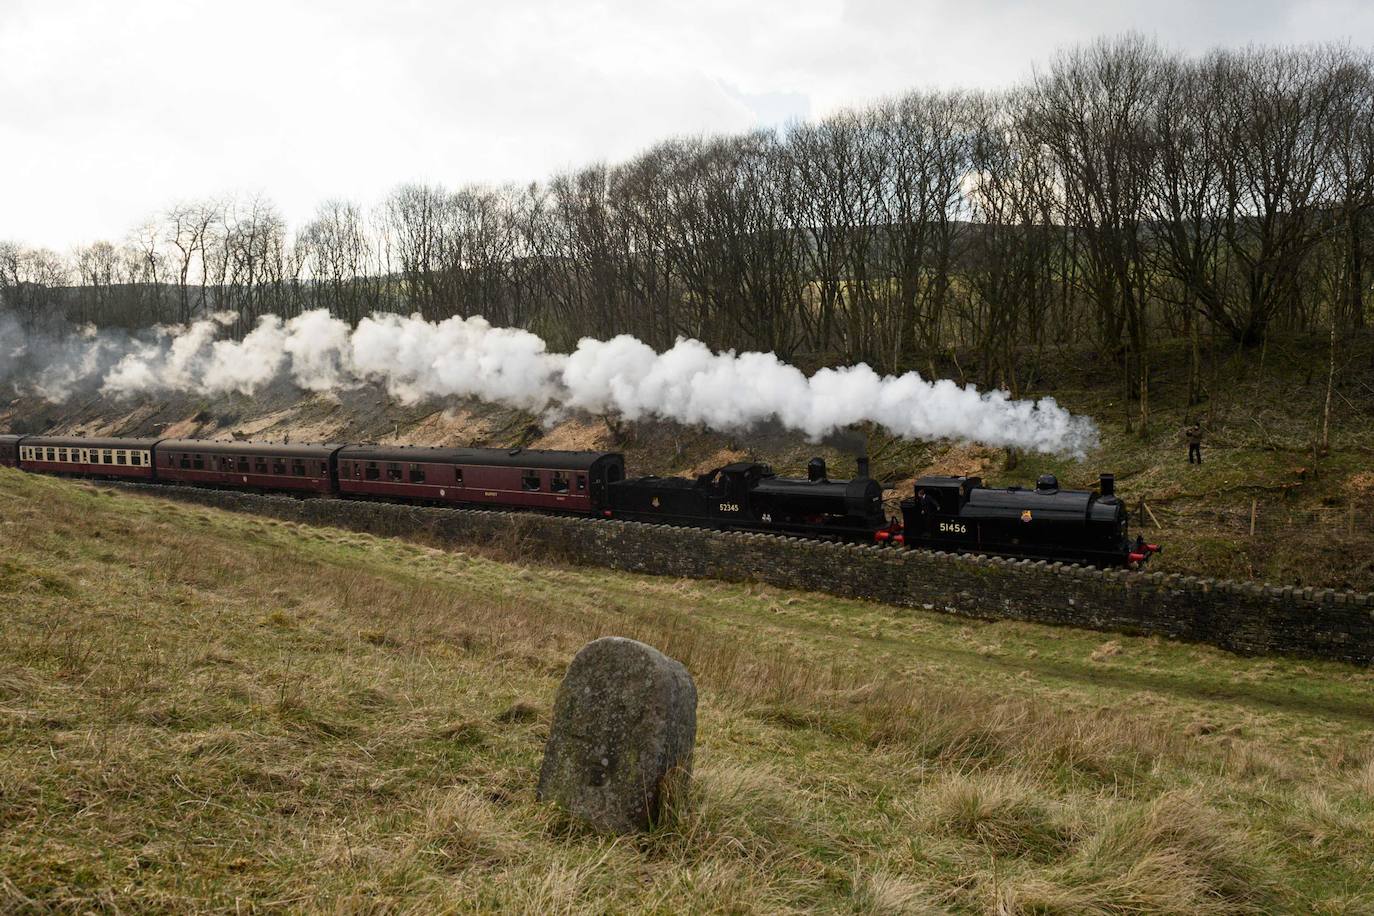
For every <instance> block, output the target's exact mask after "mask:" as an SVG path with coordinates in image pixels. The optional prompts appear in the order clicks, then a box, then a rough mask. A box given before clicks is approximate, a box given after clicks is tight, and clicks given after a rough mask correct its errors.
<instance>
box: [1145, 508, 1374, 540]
mask: <svg viewBox="0 0 1374 916" xmlns="http://www.w3.org/2000/svg"><path fill="white" fill-rule="evenodd" d="M1131 520H1132V522H1133V523H1134V524H1135V525H1137V526H1138V527H1140V528H1142V529H1144V530H1147V531H1148V530H1150V529H1159V530H1168V529H1169V528H1172V527H1178V526H1181V525H1205V526H1206V527H1208V528H1211V529H1213V530H1216V531H1221V532H1226V533H1228V534H1234V535H1236V536H1239V537H1261V536H1264V537H1272V536H1274V535H1280V534H1284V533H1287V532H1294V533H1296V532H1306V533H1312V532H1318V531H1319V532H1322V533H1325V534H1326V535H1328V536H1337V537H1342V536H1343V537H1349V538H1355V537H1357V536H1374V500H1369V501H1362V500H1361V501H1351V502H1348V503H1345V504H1344V505H1339V506H1318V507H1310V506H1306V507H1302V508H1298V507H1295V506H1288V505H1285V504H1283V503H1282V502H1266V501H1263V500H1259V499H1254V500H1251V501H1250V505H1249V506H1248V507H1245V506H1239V507H1237V506H1218V507H1206V506H1203V507H1199V506H1197V505H1195V504H1194V505H1190V506H1188V507H1187V508H1186V509H1183V508H1174V507H1172V506H1168V505H1164V504H1152V503H1151V502H1150V501H1149V500H1146V499H1142V500H1140V501H1139V502H1138V503H1137V504H1136V506H1135V507H1134V510H1133V511H1132V513H1131Z"/></svg>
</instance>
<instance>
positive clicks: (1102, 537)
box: [880, 474, 1159, 566]
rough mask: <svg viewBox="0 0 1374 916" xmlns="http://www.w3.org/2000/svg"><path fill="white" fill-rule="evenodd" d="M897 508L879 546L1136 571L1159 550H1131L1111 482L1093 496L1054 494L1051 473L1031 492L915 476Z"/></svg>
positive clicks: (1105, 478) (1141, 544)
mask: <svg viewBox="0 0 1374 916" xmlns="http://www.w3.org/2000/svg"><path fill="white" fill-rule="evenodd" d="M913 490H914V494H913V496H912V498H910V499H905V500H903V501H902V503H901V508H902V527H901V530H900V531H891V532H889V533H888V534H887V537H886V538H882V537H880V540H900V541H901V542H902V543H904V544H906V545H908V546H914V547H925V548H930V549H934V550H948V551H958V552H963V553H988V554H998V555H1002V556H1017V557H1022V556H1024V557H1039V558H1043V559H1050V560H1070V561H1073V562H1087V563H1091V564H1093V565H1097V566H1119V565H1123V564H1129V565H1138V564H1140V563H1143V562H1144V561H1145V560H1147V559H1149V557H1150V555H1151V554H1152V553H1156V552H1158V550H1159V547H1158V546H1157V545H1154V544H1146V543H1145V540H1144V538H1140V537H1137V538H1136V542H1135V543H1134V544H1132V543H1131V540H1130V536H1129V533H1128V527H1129V526H1128V519H1127V513H1126V506H1125V505H1124V504H1123V503H1122V502H1121V500H1119V499H1117V497H1116V480H1115V478H1114V477H1113V475H1111V474H1103V475H1102V476H1101V478H1100V482H1099V491H1098V492H1097V493H1092V492H1090V491H1086V490H1061V489H1059V481H1058V480H1057V479H1056V478H1055V476H1054V475H1053V474H1045V475H1043V476H1041V477H1040V479H1039V480H1038V481H1036V484H1035V489H1033V490H1027V489H1025V488H1023V487H1006V488H995V487H985V486H983V481H982V479H981V478H978V477H921V478H918V479H917V480H916V483H915V486H914V487H913Z"/></svg>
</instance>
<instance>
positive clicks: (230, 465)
mask: <svg viewBox="0 0 1374 916" xmlns="http://www.w3.org/2000/svg"><path fill="white" fill-rule="evenodd" d="M219 469H220V470H221V471H232V470H233V469H234V459H233V458H221V459H220V460H219Z"/></svg>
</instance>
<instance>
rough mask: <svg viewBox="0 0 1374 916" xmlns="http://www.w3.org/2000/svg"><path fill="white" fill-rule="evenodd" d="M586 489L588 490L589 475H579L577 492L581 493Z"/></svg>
mask: <svg viewBox="0 0 1374 916" xmlns="http://www.w3.org/2000/svg"><path fill="white" fill-rule="evenodd" d="M586 489H587V475H586V474H578V475H577V492H579V493H581V492H583V491H585V490H586Z"/></svg>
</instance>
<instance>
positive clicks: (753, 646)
mask: <svg viewBox="0 0 1374 916" xmlns="http://www.w3.org/2000/svg"><path fill="white" fill-rule="evenodd" d="M20 534H22V537H21V538H19V539H18V540H15V538H16V535H20ZM0 539H3V541H4V542H5V543H7V544H8V545H9V546H8V548H7V552H6V553H5V554H3V559H0V596H2V597H3V600H4V604H5V607H6V608H7V609H8V610H7V616H6V627H5V632H4V635H5V638H4V640H3V642H2V643H0V911H6V910H73V911H77V910H80V911H84V910H110V911H115V910H118V911H130V910H133V911H138V910H175V911H186V910H229V909H237V910H240V911H246V910H249V909H252V908H258V909H315V910H341V911H355V910H368V911H373V910H399V911H406V912H433V911H436V910H439V911H445V910H446V911H489V910H493V909H506V910H512V911H523V912H555V913H558V912H562V913H602V912H607V911H629V910H633V911H650V912H665V913H666V912H677V911H682V910H689V911H696V912H761V913H764V912H766V913H775V912H795V911H803V910H815V909H822V910H831V911H841V912H857V913H925V912H949V911H955V912H972V913H1060V912H1062V913H1079V912H1086V913H1104V914H1108V913H1110V914H1119V913H1151V912H1175V913H1211V912H1218V913H1220V912H1247V911H1250V912H1284V911H1287V912H1310V911H1314V910H1319V911H1327V912H1342V911H1348V912H1358V911H1361V910H1368V909H1370V908H1374V890H1371V886H1370V880H1371V879H1370V877H1369V871H1368V862H1369V858H1368V853H1367V848H1366V847H1367V836H1368V834H1369V830H1370V828H1371V826H1374V823H1371V820H1372V818H1374V753H1371V744H1370V726H1369V722H1370V721H1371V715H1370V714H1371V712H1374V707H1372V705H1371V702H1370V700H1369V699H1368V688H1369V684H1370V678H1369V676H1368V675H1367V674H1366V673H1365V672H1363V671H1358V670H1355V669H1349V668H1341V667H1339V666H1334V665H1321V664H1307V665H1299V664H1297V663H1293V662H1284V661H1276V660H1241V659H1236V658H1231V657H1229V656H1225V655H1224V654H1222V653H1219V652H1214V651H1213V650H1209V649H1200V648H1197V647H1190V646H1175V645H1170V644H1167V643H1163V642H1161V641H1159V640H1140V639H1129V638H1122V639H1120V640H1119V641H1114V643H1113V645H1116V646H1117V650H1114V651H1112V652H1110V653H1104V652H1100V651H1097V650H1099V649H1100V647H1101V642H1102V641H1101V636H1100V635H1098V634H1092V633H1082V632H1078V631H1071V630H1049V629H1043V628H1037V627H1032V626H1029V625H1025V624H1013V623H1003V624H992V625H982V624H972V623H970V622H968V621H963V620H954V619H952V618H944V617H939V616H936V615H925V614H911V613H906V612H897V611H894V610H892V609H888V608H882V607H878V606H874V605H866V604H863V603H859V602H844V601H839V600H836V599H831V598H826V597H820V596H814V595H804V594H793V593H787V592H780V591H778V590H776V589H765V588H761V587H757V586H754V587H740V586H732V585H723V584H716V583H705V582H704V583H689V582H677V581H671V580H664V579H649V578H643V577H631V576H622V575H614V574H610V573H606V572H603V571H593V570H574V569H564V568H533V567H524V566H519V565H514V564H511V563H509V562H506V561H505V560H503V559H501V556H502V552H503V551H506V550H512V549H518V541H519V532H518V531H517V532H514V533H513V534H512V537H511V543H510V544H504V545H491V546H489V547H487V548H485V549H483V550H482V551H480V552H476V551H466V552H459V553H444V552H441V551H438V550H434V549H432V548H428V547H424V546H418V545H411V544H405V543H400V542H395V541H386V540H381V539H377V538H372V537H369V536H365V535H359V534H352V533H347V532H341V531H336V530H328V529H311V528H305V527H301V526H296V525H292V524H289V523H285V522H280V521H273V520H265V519H257V518H251V517H242V516H232V515H228V514H224V513H218V512H214V511H210V510H204V509H198V508H192V507H188V506H185V505H177V504H167V503H162V502H160V501H157V500H152V499H146V498H135V497H131V496H124V495H111V494H109V493H104V492H99V491H95V490H92V489H89V488H86V487H83V486H80V485H75V484H71V483H65V482H60V481H53V480H47V479H35V478H31V477H28V476H25V475H20V474H17V473H13V472H7V471H3V472H0ZM609 633H615V634H618V635H626V636H633V637H637V638H640V639H644V640H646V641H648V642H651V643H653V644H654V645H657V646H659V647H660V648H662V649H663V650H664V651H666V652H668V653H669V654H671V655H673V656H674V657H677V658H679V659H681V660H682V661H683V662H684V663H685V664H686V665H687V666H688V668H689V669H690V670H692V672H693V674H694V676H695V677H696V679H697V682H698V685H699V687H700V690H701V707H700V713H699V716H700V719H699V722H700V732H699V735H700V738H699V747H698V773H697V778H696V779H695V780H694V783H693V788H692V790H691V792H690V793H689V795H688V796H687V797H685V798H682V799H678V800H676V802H675V806H674V810H673V814H672V816H671V817H669V818H668V819H667V821H666V822H665V823H664V824H663V825H661V826H660V827H659V828H658V829H657V830H655V831H654V832H653V833H651V834H648V835H646V836H643V837H637V838H622V839H611V838H607V837H601V836H596V835H592V834H588V833H586V832H585V831H582V830H580V829H578V828H577V827H576V826H574V825H572V824H569V823H568V822H567V821H566V820H565V819H564V818H563V817H561V816H560V814H559V813H558V812H557V811H554V810H551V809H549V808H547V807H545V806H542V805H540V804H539V803H537V802H536V800H535V798H534V792H533V786H534V782H535V778H536V773H537V767H538V763H539V757H540V753H541V751H542V745H543V740H544V737H545V734H546V729H547V722H548V716H549V712H550V707H551V700H552V696H553V692H554V690H555V688H556V685H557V682H558V678H559V677H560V676H561V674H562V671H563V669H564V667H565V665H566V664H567V662H568V660H569V659H570V658H571V656H572V654H573V652H574V651H575V650H576V649H577V648H578V647H579V646H580V645H581V644H582V643H583V642H585V641H586V640H588V639H591V638H594V637H596V636H600V635H605V634H609ZM1317 787H1319V788H1320V791H1316V789H1317Z"/></svg>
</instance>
